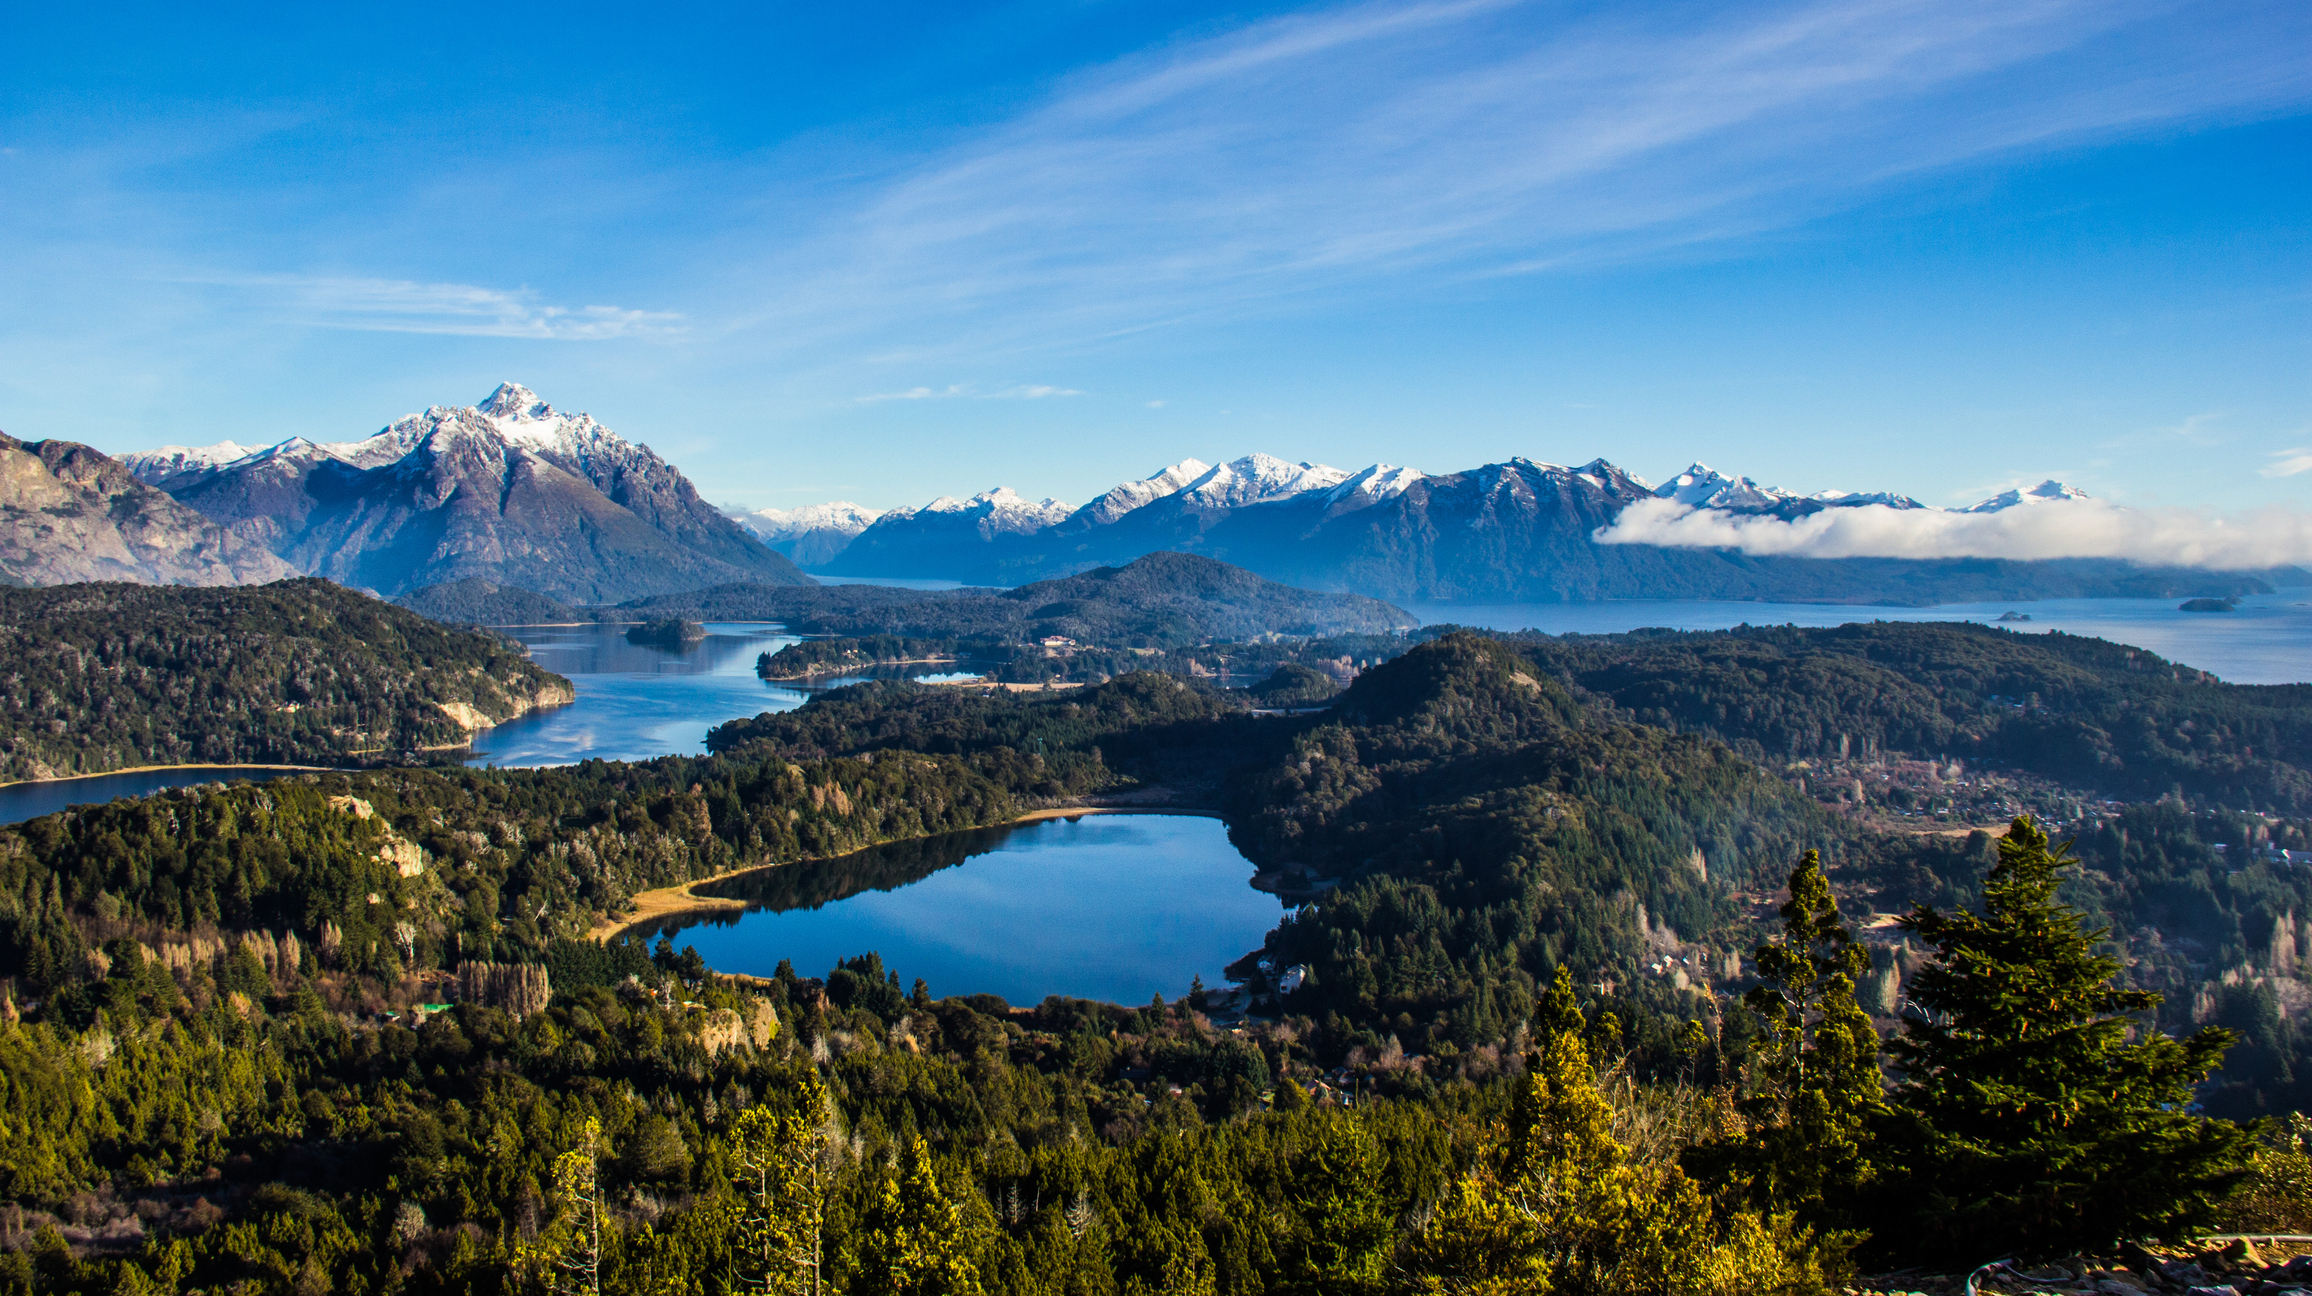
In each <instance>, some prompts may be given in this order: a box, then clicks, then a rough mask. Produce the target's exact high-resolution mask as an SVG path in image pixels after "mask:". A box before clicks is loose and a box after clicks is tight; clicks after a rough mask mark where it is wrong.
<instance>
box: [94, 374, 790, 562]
mask: <svg viewBox="0 0 2312 1296" xmlns="http://www.w3.org/2000/svg"><path fill="white" fill-rule="evenodd" d="M238 448H239V447H237V446H230V445H227V446H214V447H208V448H205V449H199V450H185V449H181V448H173V447H172V448H170V449H168V450H162V451H154V452H150V453H148V454H143V455H137V456H132V461H133V462H134V463H135V464H136V465H137V466H138V468H139V470H140V471H141V472H142V473H144V475H145V477H146V480H148V481H150V482H151V483H152V484H153V485H156V486H158V487H160V488H161V489H162V490H165V491H167V492H168V493H169V494H170V495H171V496H173V497H175V498H176V499H177V500H179V501H180V502H182V503H184V504H187V505H190V506H191V507H193V508H194V509H197V510H199V511H200V512H201V513H202V514H204V515H205V516H207V517H209V518H211V519H213V520H215V521H217V522H219V523H222V524H224V525H225V526H227V527H229V528H231V530H232V531H233V532H234V534H236V535H238V536H241V537H243V538H245V539H249V540H255V541H258V542H260V543H262V544H264V545H265V546H267V547H268V548H270V549H271V550H272V551H273V552H274V553H276V554H278V555H280V556H281V557H282V558H284V559H286V560H287V561H288V562H290V563H292V564H294V565H295V566H296V567H297V568H298V569H299V570H301V571H306V572H310V573H313V574H316V575H321V576H327V577H329V578H331V579H332V580H336V581H339V582H341V583H343V584H348V585H356V586H367V587H370V588H374V589H377V590H380V591H382V592H384V593H387V594H396V593H399V592H401V591H403V590H407V589H413V588H416V587H419V586H423V585H433V584H440V583H444V582H449V581H458V580H465V579H481V580H486V581H491V582H495V583H500V584H507V585H514V586H518V587H521V588H524V589H531V590H535V591H537V592H539V593H541V594H546V595H550V596H552V597H554V598H556V599H560V600H564V601H568V602H576V603H607V602H617V601H619V600H621V599H628V598H634V597H637V596H639V595H645V594H655V593H666V592H671V591H675V590H684V589H697V588H699V587H701V586H705V585H713V584H718V583H724V582H729V581H735V580H743V581H752V582H758V583H763V584H774V585H776V584H787V585H803V584H809V583H811V582H810V578H809V577H807V576H804V575H803V574H802V572H801V571H800V570H799V569H797V568H796V567H795V565H794V564H793V563H792V562H791V561H789V560H788V559H787V558H786V557H785V556H783V555H781V554H777V553H774V552H772V551H771V550H770V549H768V548H767V547H765V546H764V544H763V543H762V542H761V541H760V540H757V539H756V538H755V537H754V536H752V535H750V534H748V533H747V531H746V530H745V529H744V528H742V527H740V526H739V525H738V523H736V522H734V521H732V520H731V519H729V518H727V517H724V516H723V515H722V514H721V513H720V512H718V511H717V510H715V509H714V508H712V507H710V506H709V505H708V504H707V503H706V502H705V501H704V500H702V499H700V498H699V495H698V491H697V489H696V488H694V487H693V486H692V485H691V483H690V481H689V480H688V479H687V478H685V477H684V476H683V475H682V474H681V473H680V472H678V471H676V470H675V468H674V466H673V465H671V464H669V463H667V462H666V461H665V460H663V459H661V458H659V457H658V456H657V455H656V454H654V453H652V452H651V450H650V448H649V447H647V446H638V445H635V444H633V443H631V442H629V441H627V440H625V439H624V438H622V437H620V436H618V435H617V434H616V433H614V432H612V431H611V430H610V429H608V428H606V427H604V426H602V425H601V424H600V423H597V422H595V421H594V419H593V418H592V417H590V416H588V415H585V414H575V415H572V414H563V413H560V412H559V411H557V410H555V409H554V408H553V407H552V406H550V405H548V404H546V403H545V402H544V401H541V400H539V399H538V397H537V395H536V394H535V393H533V392H531V391H530V390H529V389H528V388H526V387H521V386H518V385H516V384H513V383H507V384H504V385H502V386H500V387H499V388H498V389H497V390H496V391H494V392H492V393H490V396H489V398H488V399H487V400H484V401H483V402H482V403H481V404H480V405H477V406H462V407H445V406H435V407H433V408H431V409H428V410H426V411H425V412H424V413H423V414H413V415H410V416H409V417H407V418H404V419H402V420H400V421H399V422H397V423H394V424H392V425H391V426H389V427H387V428H385V429H384V430H382V431H380V432H379V433H377V435H375V436H372V437H368V438H365V439H362V440H359V441H346V442H337V443H331V444H322V443H317V442H314V441H310V440H307V439H305V438H303V437H295V438H291V439H290V440H288V441H284V442H282V443H281V444H279V445H275V446H270V447H267V448H266V449H263V450H258V451H255V452H252V453H248V454H245V455H242V456H240V457H238V458H230V459H227V458H225V454H224V452H225V451H227V450H228V449H238Z"/></svg>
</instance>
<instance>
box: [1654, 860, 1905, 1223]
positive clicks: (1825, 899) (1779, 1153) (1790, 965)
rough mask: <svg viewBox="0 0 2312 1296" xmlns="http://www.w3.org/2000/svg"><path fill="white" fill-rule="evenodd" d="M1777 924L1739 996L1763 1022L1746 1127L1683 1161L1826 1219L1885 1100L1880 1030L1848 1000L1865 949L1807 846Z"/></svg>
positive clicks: (1844, 1192) (1865, 1165)
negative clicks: (1754, 977) (1754, 981)
mask: <svg viewBox="0 0 2312 1296" xmlns="http://www.w3.org/2000/svg"><path fill="white" fill-rule="evenodd" d="M1782 922H1783V928H1782V934H1781V935H1780V936H1779V937H1778V938H1776V939H1774V940H1770V941H1768V942H1767V943H1765V944H1763V945H1760V946H1759V947H1758V949H1757V958H1758V973H1759V977H1760V979H1761V984H1760V985H1758V986H1757V987H1756V988H1755V989H1753V990H1751V991H1750V993H1749V994H1747V995H1745V996H1743V1002H1744V1004H1745V1005H1747V1006H1748V1007H1749V1008H1750V1010H1751V1011H1752V1012H1754V1013H1756V1014H1758V1016H1759V1018H1760V1019H1761V1021H1762V1022H1763V1023H1764V1026H1765V1032H1764V1036H1763V1038H1762V1039H1761V1040H1760V1041H1759V1044H1758V1047H1757V1051H1756V1054H1755V1057H1756V1061H1755V1062H1754V1063H1753V1065H1752V1067H1751V1072H1750V1077H1749V1078H1750V1080H1751V1083H1752V1089H1751V1092H1750V1094H1749V1095H1748V1096H1747V1097H1746V1098H1745V1099H1744V1100H1743V1103H1742V1110H1743V1115H1745V1116H1746V1117H1748V1118H1749V1121H1750V1126H1751V1128H1750V1130H1749V1132H1748V1133H1746V1134H1745V1135H1743V1136H1742V1137H1741V1138H1740V1139H1739V1140H1736V1141H1735V1142H1734V1143H1732V1144H1731V1145H1719V1146H1716V1147H1710V1148H1704V1149H1700V1150H1698V1151H1697V1152H1696V1154H1695V1155H1694V1156H1693V1157H1692V1158H1691V1162H1692V1164H1693V1165H1694V1166H1695V1168H1696V1169H1697V1170H1698V1171H1700V1170H1703V1169H1704V1167H1705V1166H1707V1167H1708V1170H1707V1173H1708V1177H1711V1178H1728V1177H1732V1178H1738V1179H1740V1180H1742V1181H1744V1183H1745V1186H1746V1187H1747V1189H1748V1191H1749V1193H1750V1195H1751V1197H1752V1199H1753V1200H1754V1201H1755V1202H1756V1203H1757V1204H1758V1205H1759V1206H1761V1207H1763V1208H1765V1209H1768V1210H1796V1211H1799V1212H1800V1213H1801V1214H1802V1215H1804V1216H1805V1217H1806V1218H1807V1219H1809V1220H1810V1221H1813V1222H1815V1223H1817V1224H1826V1225H1832V1226H1835V1225H1837V1224H1840V1223H1843V1222H1845V1221H1846V1219H1847V1216H1848V1214H1849V1211H1850V1210H1851V1208H1852V1204H1853V1202H1854V1200H1855V1198H1856V1196H1857V1194H1858V1193H1860V1192H1861V1191H1863V1190H1864V1189H1865V1188H1866V1187H1867V1185H1868V1183H1869V1182H1870V1180H1871V1177H1872V1173H1873V1168H1872V1166H1871V1164H1870V1161H1869V1151H1870V1148H1869V1144H1870V1134H1871V1127H1872V1123H1873V1121H1874V1120H1875V1118H1876V1117H1877V1116H1878V1115H1879V1114H1880V1113H1882V1112H1883V1111H1884V1110H1885V1107H1886V1102H1885V1082H1884V1080H1883V1078H1882V1077H1881V1076H1880V1073H1879V1063H1878V1059H1879V1037H1878V1032H1877V1031H1876V1030H1874V1029H1873V1028H1872V1027H1871V1024H1870V1016H1869V1014H1867V1013H1865V1012H1863V1010H1862V1008H1861V1007H1860V1006H1859V1005H1858V1004H1857V1003H1856V1002H1855V997H1854V989H1855V979H1856V978H1857V977H1859V976H1861V975H1862V973H1863V972H1864V971H1866V970H1868V968H1869V967H1870V956H1869V955H1868V954H1867V953H1865V952H1864V950H1863V949H1862V947H1861V946H1859V945H1856V944H1855V943H1854V939H1853V937H1852V936H1851V935H1850V934H1849V933H1848V931H1847V929H1846V926H1845V924H1843V923H1842V922H1840V921H1839V916H1838V901H1837V899H1836V898H1835V897H1833V896H1832V895H1831V892H1830V883H1829V881H1828V879H1826V878H1825V877H1824V876H1823V873H1822V857H1821V856H1820V855H1819V854H1818V853H1816V852H1814V851H1811V850H1810V851H1808V852H1806V855H1805V857H1804V858H1803V859H1801V860H1800V861H1799V863H1798V867H1797V868H1795V869H1793V870H1792V871H1791V874H1790V899H1789V901H1788V902H1787V903H1785V904H1784V905H1783V906H1782Z"/></svg>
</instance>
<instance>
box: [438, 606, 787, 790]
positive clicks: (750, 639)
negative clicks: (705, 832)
mask: <svg viewBox="0 0 2312 1296" xmlns="http://www.w3.org/2000/svg"><path fill="white" fill-rule="evenodd" d="M706 632H707V634H706V638H705V639H703V640H701V641H699V642H698V643H695V644H688V645H685V646H684V647H682V648H681V649H679V650H677V649H668V648H648V647H643V646H641V645H638V644H630V643H628V642H626V627H624V626H523V627H520V628H517V629H513V630H509V631H508V632H507V633H509V634H511V635H513V636H514V637H515V638H517V639H519V640H521V641H522V642H523V643H524V644H526V645H528V646H529V649H530V660H532V661H534V662H536V663H538V664H539V665H540V666H543V667H545V668H546V669H547V670H550V671H553V672H554V673H555V674H557V675H564V676H567V677H569V680H570V682H571V684H572V685H573V686H575V687H576V689H577V690H578V700H577V701H576V702H575V703H572V704H571V705H569V706H566V707H557V708H555V709H553V710H551V711H542V712H539V713H538V714H536V715H528V716H523V717H522V718H521V719H519V720H509V721H507V722H506V723H505V724H502V725H499V726H498V727H497V728H495V729H485V730H483V731H482V732H481V733H478V734H476V735H474V757H473V760H472V762H471V763H473V764H476V765H501V766H534V765H570V764H575V763H576V762H578V761H582V760H595V759H600V760H627V761H631V760H649V759H650V758H652V757H654V756H675V755H689V756H695V755H698V754H700V753H702V752H704V751H705V750H706V731H707V730H709V729H712V728H714V727H715V726H716V725H718V724H721V723H722V722H724V721H725V720H736V719H740V718H742V717H745V716H753V715H760V714H762V713H763V712H765V711H791V710H793V709H794V708H796V707H799V706H801V705H802V704H803V699H804V698H806V697H808V696H809V694H808V693H806V692H805V691H803V690H801V689H797V688H794V687H792V686H791V685H786V684H771V683H766V682H765V681H763V680H762V679H760V678H758V677H757V676H756V675H755V659H756V658H757V657H760V656H761V655H762V654H764V653H766V652H777V651H778V650H779V649H781V648H784V647H786V646H787V645H788V644H791V643H795V642H797V640H796V638H795V636H793V635H790V634H786V633H783V632H782V631H781V630H780V629H779V627H777V626H773V625H762V624H744V623H741V624H726V623H721V622H714V623H710V624H709V625H708V626H707V627H706Z"/></svg>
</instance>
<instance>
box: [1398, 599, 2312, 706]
mask: <svg viewBox="0 0 2312 1296" xmlns="http://www.w3.org/2000/svg"><path fill="white" fill-rule="evenodd" d="M2181 601H2182V600H2180V599H2040V600H2038V601H2036V602H2025V603H1948V604H1944V605H1942V606H1939V607H1857V606H1854V605H1851V604H1833V603H1741V602H1708V601H1694V602H1670V601H1664V600H1652V599H1629V600H1621V601H1615V602H1608V603H1491V604H1457V603H1409V604H1406V605H1405V610H1406V611H1408V612H1411V613H1413V614H1414V615H1415V616H1417V617H1420V618H1421V621H1422V623H1423V624H1436V623H1438V622H1453V623H1457V624H1460V625H1468V626H1483V627H1485V628H1487V629H1491V630H1526V629H1532V630H1541V631H1545V632H1547V633H1549V634H1574V633H1578V634H1619V633H1621V632H1623V631H1626V630H1638V629H1643V628H1646V627H1651V626H1660V627H1665V628H1668V629H1672V630H1725V629H1729V628H1731V627H1734V626H1738V625H1802V626H1837V625H1846V624H1849V623H1851V622H1856V621H1977V622H1983V623H1986V624H2004V625H2005V626H2006V628H2007V629H2010V630H2015V631H2018V632H2022V633H2041V634H2044V633H2046V632H2047V631H2050V630H2061V631H2063V632H2064V633H2065V634H2076V635H2092V636H2094V637H2095V638H2098V639H2109V640H2111V641H2113V642H2115V643H2124V644H2129V645H2132V646H2134V647H2137V648H2148V649H2150V650H2151V651H2153V652H2155V653H2158V654H2159V655H2160V656H2162V657H2165V658H2167V659H2169V660H2170V661H2178V662H2182V663H2184V664H2186V665H2190V666H2196V667H2198V668H2199V669H2201V670H2204V671H2210V672H2213V673H2214V674H2216V675H2217V676H2219V677H2221V678H2223V679H2226V680H2229V681H2231V682H2232V683H2234V684H2300V683H2305V682H2312V589H2286V590H2281V591H2280V592H2279V593H2277V594H2256V595H2251V596H2249V597H2247V598H2244V599H2242V600H2240V606H2239V610H2238V611H2235V612H2184V611H2180V610H2178V608H2177V606H2176V605H2177V604H2178V603H2180V602H2181ZM2008 614H2013V615H2016V616H2027V617H2029V618H2030V620H2028V621H2009V622H2005V623H2001V622H2000V618H2001V617H2002V616H2006V615H2008Z"/></svg>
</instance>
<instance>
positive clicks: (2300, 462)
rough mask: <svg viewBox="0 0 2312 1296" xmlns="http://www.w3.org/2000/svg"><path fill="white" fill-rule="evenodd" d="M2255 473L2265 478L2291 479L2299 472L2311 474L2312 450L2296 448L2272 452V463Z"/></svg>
mask: <svg viewBox="0 0 2312 1296" xmlns="http://www.w3.org/2000/svg"><path fill="white" fill-rule="evenodd" d="M2256 471H2257V473H2259V474H2260V475H2262V476H2265V477H2293V476H2295V475H2296V474H2297V473H2300V472H2312V449H2307V448H2305V447H2303V446H2297V447H2296V448H2294V449H2292V450H2274V451H2273V452H2272V462H2270V463H2268V464H2265V465H2264V466H2263V467H2261V468H2258V469H2257V470H2256Z"/></svg>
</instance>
